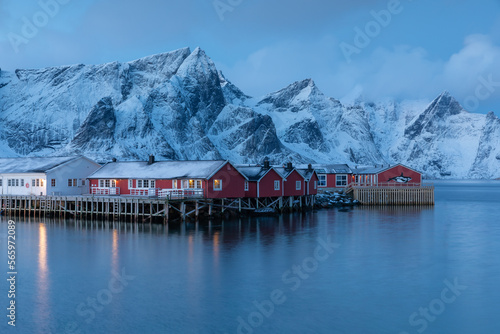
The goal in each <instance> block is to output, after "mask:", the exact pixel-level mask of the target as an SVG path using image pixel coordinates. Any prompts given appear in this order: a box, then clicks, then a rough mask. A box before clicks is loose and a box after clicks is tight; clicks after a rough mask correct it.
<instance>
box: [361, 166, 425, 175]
mask: <svg viewBox="0 0 500 334" xmlns="http://www.w3.org/2000/svg"><path fill="white" fill-rule="evenodd" d="M397 166H402V167H404V168H408V169H410V170H412V171H414V172H416V173H420V172H418V171H416V170H414V169H412V168H410V167H407V166H405V165H403V164H397V165H392V166H390V165H377V166H368V167H358V168H354V169H353V174H358V175H359V174H380V173H382V172H385V171H386V170H389V169H392V168H394V167H397Z"/></svg>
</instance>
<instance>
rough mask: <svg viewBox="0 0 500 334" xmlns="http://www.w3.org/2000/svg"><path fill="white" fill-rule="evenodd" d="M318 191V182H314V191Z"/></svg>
mask: <svg viewBox="0 0 500 334" xmlns="http://www.w3.org/2000/svg"><path fill="white" fill-rule="evenodd" d="M316 189H318V181H314V190H316Z"/></svg>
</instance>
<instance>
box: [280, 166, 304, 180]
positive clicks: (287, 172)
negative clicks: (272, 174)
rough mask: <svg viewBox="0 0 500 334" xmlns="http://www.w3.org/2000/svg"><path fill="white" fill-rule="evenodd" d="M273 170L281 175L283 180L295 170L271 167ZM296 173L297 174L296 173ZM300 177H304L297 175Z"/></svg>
mask: <svg viewBox="0 0 500 334" xmlns="http://www.w3.org/2000/svg"><path fill="white" fill-rule="evenodd" d="M273 168H274V170H275V171H276V172H277V173H278V174H279V175H281V176H282V177H283V178H284V179H286V178H287V177H288V176H290V174H292V173H293V172H294V171H296V170H297V169H296V168H292V169H287V168H285V167H273ZM297 173H298V172H297ZM299 175H300V176H302V177H304V176H303V175H302V174H300V173H299Z"/></svg>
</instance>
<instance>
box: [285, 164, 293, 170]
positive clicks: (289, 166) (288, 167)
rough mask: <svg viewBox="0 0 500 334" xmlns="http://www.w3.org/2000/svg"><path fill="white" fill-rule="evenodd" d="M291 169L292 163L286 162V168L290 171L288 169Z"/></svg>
mask: <svg viewBox="0 0 500 334" xmlns="http://www.w3.org/2000/svg"><path fill="white" fill-rule="evenodd" d="M292 169H293V165H292V163H291V162H287V163H286V170H288V171H290V170H292Z"/></svg>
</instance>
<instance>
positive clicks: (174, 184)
mask: <svg viewBox="0 0 500 334" xmlns="http://www.w3.org/2000/svg"><path fill="white" fill-rule="evenodd" d="M172 188H174V189H177V180H174V181H173V183H172Z"/></svg>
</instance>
